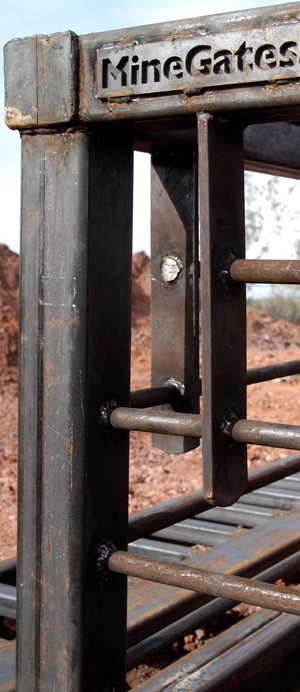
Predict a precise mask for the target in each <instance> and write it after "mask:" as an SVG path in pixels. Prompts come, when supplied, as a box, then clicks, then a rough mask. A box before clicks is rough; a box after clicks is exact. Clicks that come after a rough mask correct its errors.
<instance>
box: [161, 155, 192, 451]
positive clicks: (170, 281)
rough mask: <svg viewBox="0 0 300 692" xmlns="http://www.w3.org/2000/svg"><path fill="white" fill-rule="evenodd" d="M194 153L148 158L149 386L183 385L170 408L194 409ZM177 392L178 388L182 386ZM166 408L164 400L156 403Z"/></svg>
mask: <svg viewBox="0 0 300 692" xmlns="http://www.w3.org/2000/svg"><path fill="white" fill-rule="evenodd" d="M198 254H199V250H198V203H197V164H196V159H195V156H193V155H182V154H172V155H170V154H162V155H157V156H153V157H152V180H151V275H152V282H151V352H152V386H153V387H157V386H161V385H163V384H165V383H166V382H168V381H169V380H175V381H176V382H178V383H180V384H181V385H183V387H184V396H182V397H180V395H179V398H178V405H176V406H174V410H176V411H181V412H189V413H199V258H198ZM182 391H183V390H182ZM160 408H163V409H166V410H172V407H171V406H170V405H168V404H166V405H165V406H163V407H160ZM152 439H153V444H154V445H156V447H159V448H160V449H163V450H164V451H166V452H173V453H176V454H180V453H182V452H187V451H188V450H190V449H194V448H195V447H198V446H199V439H198V438H190V437H176V436H174V435H161V434H154V435H153V436H152Z"/></svg>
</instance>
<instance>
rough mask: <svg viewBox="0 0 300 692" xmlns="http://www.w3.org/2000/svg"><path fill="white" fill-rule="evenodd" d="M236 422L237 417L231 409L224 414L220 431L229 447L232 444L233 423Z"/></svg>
mask: <svg viewBox="0 0 300 692" xmlns="http://www.w3.org/2000/svg"><path fill="white" fill-rule="evenodd" d="M238 420H239V417H238V416H237V414H236V413H235V411H233V409H231V408H230V409H228V411H227V412H226V414H225V416H224V419H223V423H222V425H221V430H222V435H223V437H224V441H225V442H226V443H227V444H229V445H233V444H234V439H233V434H232V432H233V426H234V425H235V423H237V421H238Z"/></svg>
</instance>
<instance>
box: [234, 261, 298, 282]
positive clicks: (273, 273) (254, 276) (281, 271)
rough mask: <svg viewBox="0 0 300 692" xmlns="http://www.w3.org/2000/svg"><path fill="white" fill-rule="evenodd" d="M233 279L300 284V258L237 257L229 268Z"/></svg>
mask: <svg viewBox="0 0 300 692" xmlns="http://www.w3.org/2000/svg"><path fill="white" fill-rule="evenodd" d="M229 274H230V277H231V279H232V280H233V281H240V282H247V283H255V284H256V283H260V284H299V283H300V260H246V259H237V260H234V261H233V262H232V264H231V265H230V269H229Z"/></svg>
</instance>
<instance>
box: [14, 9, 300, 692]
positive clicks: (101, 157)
mask: <svg viewBox="0 0 300 692" xmlns="http://www.w3.org/2000/svg"><path fill="white" fill-rule="evenodd" d="M299 12H300V4H299V3H293V4H290V5H282V6H277V7H275V8H271V9H270V8H265V9H259V10H251V11H250V12H247V13H242V12H238V13H233V14H232V13H231V14H228V15H226V14H224V15H218V16H214V17H205V18H199V19H196V20H195V19H194V20H186V21H181V22H172V23H168V24H160V25H157V26H146V27H139V28H135V29H128V30H126V31H114V32H109V33H98V34H97V33H96V34H91V35H87V36H82V37H79V38H78V37H77V36H76V35H75V34H73V33H72V32H65V33H58V34H54V35H51V36H35V37H32V38H26V39H16V40H13V41H11V42H9V43H8V44H7V45H6V47H5V79H6V122H7V124H8V126H9V127H11V128H13V129H19V131H20V133H21V138H22V246H21V364H20V417H19V434H20V471H19V477H20V480H19V534H18V548H19V558H18V560H19V562H18V610H17V618H18V641H17V686H18V687H17V689H18V690H19V692H20V691H21V690H22V692H28V691H29V690H31V689H32V690H33V689H35V690H44V691H45V692H50V690H51V692H52V690H60V691H63V690H65V691H66V692H67V691H68V692H69V691H70V690H78V691H79V690H89V691H90V690H94V692H96V691H97V690H99V692H100V691H101V692H104V691H105V690H107V691H108V690H111V691H112V690H115V691H116V692H117V691H119V690H123V689H124V685H125V666H126V576H125V575H133V576H138V577H142V578H144V579H148V580H153V581H157V582H162V583H164V584H171V585H175V586H180V587H183V588H186V589H189V590H194V591H197V592H200V593H207V594H210V595H215V596H221V597H223V598H229V599H234V600H241V599H242V600H243V601H245V602H248V603H254V604H257V605H262V606H264V607H267V608H274V609H275V610H276V609H277V610H282V611H284V612H288V613H296V614H300V595H299V592H297V591H296V590H291V589H286V588H284V587H279V586H272V585H269V584H264V585H263V584H262V583H261V582H260V583H258V582H255V581H253V580H248V579H247V580H246V579H245V578H243V577H236V576H228V575H225V574H222V573H217V572H212V571H205V570H200V569H192V568H190V567H184V566H181V565H174V564H172V565H171V564H169V563H167V562H166V563H163V562H162V561H158V560H154V559H150V558H145V557H141V556H137V555H133V554H129V553H128V552H127V540H128V522H127V492H128V449H129V438H128V430H146V431H149V432H152V433H153V441H154V444H155V445H157V446H158V447H160V448H161V449H163V450H166V451H172V452H176V453H183V452H186V451H188V450H189V449H192V448H194V447H197V446H198V445H199V441H200V438H202V450H203V478H204V487H203V492H202V491H199V492H193V493H189V494H188V495H186V496H183V497H182V498H179V499H175V500H174V501H172V502H171V503H168V505H167V507H164V506H163V507H161V508H158V509H157V508H154V509H152V510H145V511H143V512H140V513H139V514H138V515H135V517H134V518H133V519H132V520H131V521H130V522H129V537H130V540H134V539H137V538H139V537H141V536H149V535H151V534H152V533H153V532H154V531H157V530H159V529H162V528H164V527H166V526H170V525H171V524H173V523H174V522H177V521H179V520H182V519H183V518H187V517H191V516H193V515H194V514H196V513H199V512H202V511H204V510H206V509H208V507H211V506H212V505H218V506H228V505H231V504H233V503H234V502H235V501H236V500H237V499H238V498H239V497H240V496H242V495H243V494H244V493H248V492H250V491H251V490H253V489H255V488H259V487H262V486H263V485H265V484H266V483H269V482H271V481H274V480H277V479H279V478H283V477H285V476H286V475H289V474H291V473H294V472H295V471H297V470H300V456H299V455H294V456H292V457H290V458H289V457H288V458H287V459H286V460H281V461H280V462H277V463H275V464H273V465H272V466H271V467H270V466H269V467H268V468H267V469H265V470H263V469H262V470H260V471H259V472H255V473H252V475H250V477H249V479H248V480H247V453H246V451H247V443H251V444H260V445H271V446H274V447H283V448H290V449H294V450H300V427H298V426H292V425H283V424H274V423H269V422H262V421H252V420H247V418H246V387H247V384H249V383H253V382H260V381H263V380H267V379H272V378H273V377H278V376H286V375H290V374H294V373H298V372H300V364H299V361H296V362H295V361H293V362H290V363H283V364H280V365H276V366H269V367H265V368H255V369H252V370H248V371H246V296H245V285H246V283H247V282H260V283H299V282H300V279H299V277H300V262H298V261H294V262H291V261H285V260H282V261H263V260H260V261H258V260H257V261H248V260H245V228H244V193H243V188H244V178H243V176H244V149H245V157H246V160H247V161H248V165H249V166H252V168H254V169H258V170H267V171H271V170H274V171H276V172H284V171H285V172H286V171H288V172H289V173H292V174H295V176H296V177H299V175H300V173H299V171H300V164H299V157H298V155H297V145H298V142H299V138H298V127H297V120H298V119H299V111H300V88H299V80H300V62H299V58H300V46H299V28H300V24H299ZM261 123H265V124H264V125H262V124H261ZM244 133H245V134H244ZM291 143H292V144H291ZM287 146H290V147H291V151H290V152H289V151H288V149H287ZM134 148H137V149H140V150H143V151H149V152H150V153H151V154H152V193H151V194H152V222H151V223H152V240H151V243H152V249H151V262H152V278H153V281H152V387H151V389H149V390H143V391H139V392H131V393H130V390H129V374H130V295H131V225H132V194H133V193H132V182H133V150H134ZM199 227H200V245H201V253H200V256H201V263H199V252H198V228H199ZM200 265H201V266H200ZM199 275H201V302H202V306H201V313H202V334H201V341H202V362H203V366H202V377H201V379H199ZM199 395H201V399H200V401H201V415H200V413H199ZM151 407H155V408H154V409H151ZM158 407H159V408H158Z"/></svg>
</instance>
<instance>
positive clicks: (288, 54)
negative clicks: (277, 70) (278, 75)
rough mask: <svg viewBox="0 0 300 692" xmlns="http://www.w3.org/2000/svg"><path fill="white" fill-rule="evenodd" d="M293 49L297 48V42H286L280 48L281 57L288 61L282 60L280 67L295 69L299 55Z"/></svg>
mask: <svg viewBox="0 0 300 692" xmlns="http://www.w3.org/2000/svg"><path fill="white" fill-rule="evenodd" d="M292 48H297V43H296V41H286V42H285V43H283V44H282V46H280V55H282V56H283V57H284V58H286V60H280V63H279V64H280V67H293V66H294V65H295V64H296V62H297V53H295V51H294V50H291V49H292Z"/></svg>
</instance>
